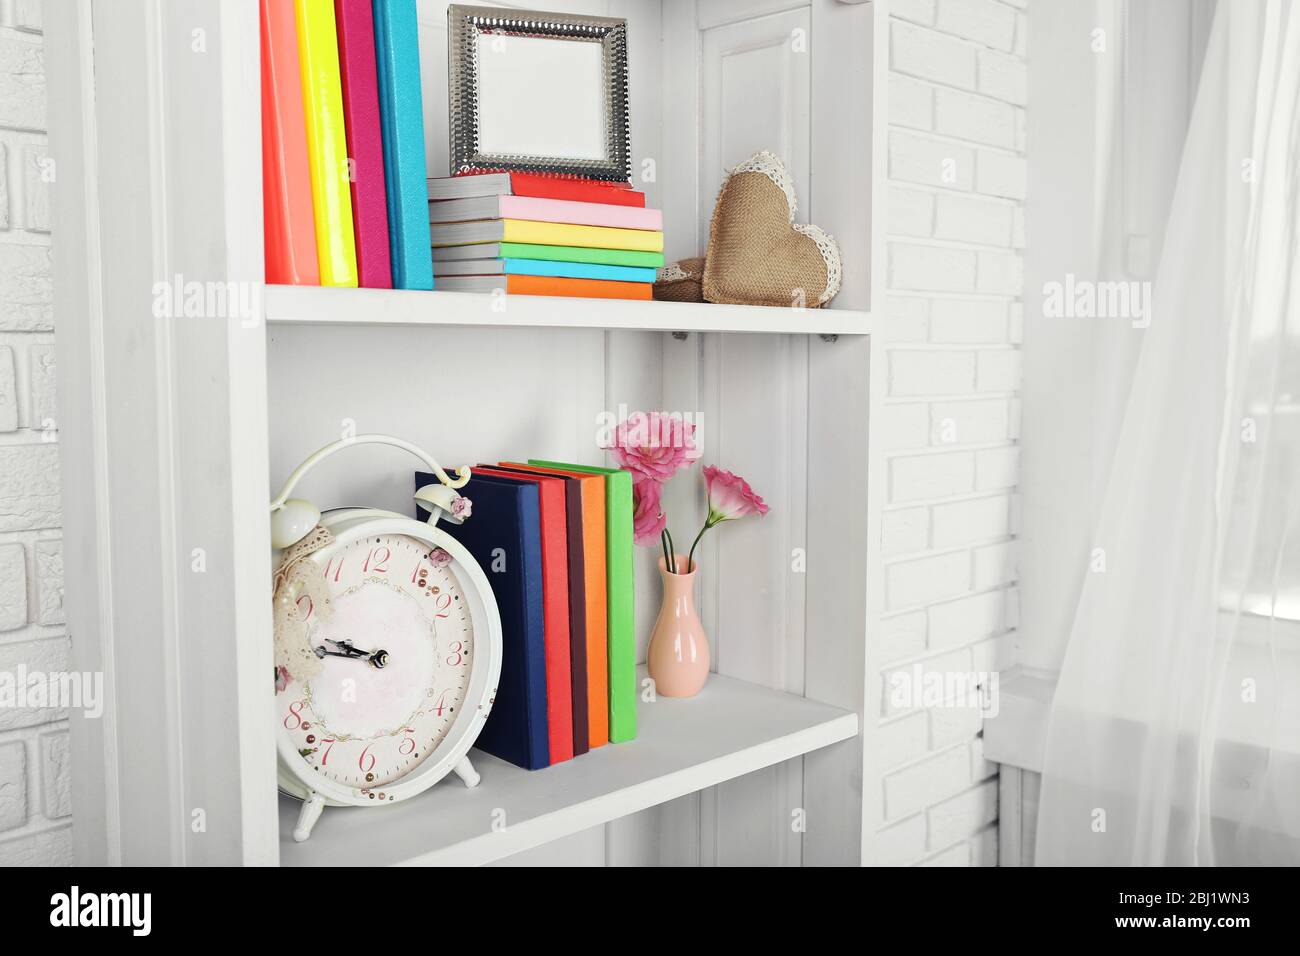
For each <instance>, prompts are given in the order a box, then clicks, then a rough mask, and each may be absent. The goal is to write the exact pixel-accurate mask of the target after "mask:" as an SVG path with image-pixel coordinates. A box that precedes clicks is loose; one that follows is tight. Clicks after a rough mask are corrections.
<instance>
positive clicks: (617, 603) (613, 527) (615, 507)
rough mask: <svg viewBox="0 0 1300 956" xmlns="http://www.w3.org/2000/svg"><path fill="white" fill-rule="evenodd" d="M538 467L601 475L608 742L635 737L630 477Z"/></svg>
mask: <svg viewBox="0 0 1300 956" xmlns="http://www.w3.org/2000/svg"><path fill="white" fill-rule="evenodd" d="M528 464H530V465H536V466H538V467H541V468H561V469H564V470H566V471H582V472H587V473H588V474H593V475H604V476H605V582H606V583H605V586H606V589H607V591H608V594H609V597H608V600H607V602H606V607H607V608H608V632H609V634H608V640H609V643H608V648H609V650H608V654H609V741H610V743H614V744H621V743H624V742H626V741H628V740H635V739H636V579H635V571H634V566H633V550H632V473H631V472H630V471H622V470H620V469H618V468H597V467H595V466H592V465H570V464H568V463H567V462H560V461H538V460H537V459H529V461H528Z"/></svg>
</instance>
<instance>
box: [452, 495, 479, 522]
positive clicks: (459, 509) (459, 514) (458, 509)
mask: <svg viewBox="0 0 1300 956" xmlns="http://www.w3.org/2000/svg"><path fill="white" fill-rule="evenodd" d="M473 510H474V502H472V501H470V500H469V499H468V498H466V497H465V496H464V495H457V496H456V500H455V501H453V502H452V503H451V516H452V517H453V518H460V519H461V520H464V519H465V518H468V517H469V516H470V514H471V513H472V512H473Z"/></svg>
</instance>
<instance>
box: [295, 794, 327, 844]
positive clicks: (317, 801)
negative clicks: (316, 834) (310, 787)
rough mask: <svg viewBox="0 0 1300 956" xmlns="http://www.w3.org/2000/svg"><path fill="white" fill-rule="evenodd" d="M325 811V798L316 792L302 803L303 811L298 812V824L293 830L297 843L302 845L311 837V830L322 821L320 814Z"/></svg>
mask: <svg viewBox="0 0 1300 956" xmlns="http://www.w3.org/2000/svg"><path fill="white" fill-rule="evenodd" d="M323 809H325V798H324V797H322V796H321V795H320V794H319V793H316V792H315V791H313V792H312V795H311V796H309V797H308V798H307V799H306V800H304V801H303V802H302V810H300V811H299V812H298V824H297V826H295V827H294V828H293V839H294V842H295V843H302V842H303V841H304V840H306V839H307V838H308V837H309V836H311V828H312V827H314V826H315V825H316V821H317V820H319V819H320V812H321V810H323Z"/></svg>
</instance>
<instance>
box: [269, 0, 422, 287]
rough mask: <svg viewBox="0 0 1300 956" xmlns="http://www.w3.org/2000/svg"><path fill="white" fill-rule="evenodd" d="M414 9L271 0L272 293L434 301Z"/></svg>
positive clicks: (374, 0) (348, 1)
mask: <svg viewBox="0 0 1300 956" xmlns="http://www.w3.org/2000/svg"><path fill="white" fill-rule="evenodd" d="M418 30H419V26H418V23H417V18H416V5H415V0H261V45H262V190H263V209H264V219H265V250H266V253H265V256H266V281H267V282H272V283H281V284H292V285H328V286H356V285H361V286H366V287H368V288H382V289H387V288H394V287H396V288H399V289H431V288H433V260H432V257H431V255H430V251H429V236H428V231H427V230H428V221H427V219H426V218H425V217H426V213H427V209H426V205H425V204H426V202H427V194H426V192H425V179H426V177H427V171H426V169H425V159H424V111H423V104H422V101H421V93H420V51H419V44H418Z"/></svg>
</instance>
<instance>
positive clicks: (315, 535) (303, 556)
mask: <svg viewBox="0 0 1300 956" xmlns="http://www.w3.org/2000/svg"><path fill="white" fill-rule="evenodd" d="M333 541H334V535H332V534H330V533H329V531H328V530H327V529H325V528H322V527H321V526H320V525H317V526H316V528H315V529H314V530H313V531H312V532H311V533H310V534H309V535H307V537H305V538H303V539H302V540H301V541H299V542H297V543H296V544H294V545H293V546H291V547H289V548H287V549H286V550H285V552H284V556H283V558H282V559H281V561H280V566H279V567H278V568H277V569H276V572H275V578H274V591H273V593H272V607H273V608H274V643H275V671H276V674H277V675H279V674H281V673H282V672H283V673H287V674H288V676H289V677H291V678H293V679H294V680H299V681H305V680H310V679H311V678H313V677H315V676H316V675H317V674H319V673H320V671H321V661H320V658H319V657H317V656H316V654H315V652H314V651H313V650H312V646H311V641H310V640H309V639H308V637H307V631H308V627H307V617H308V615H309V614H311V613H314V614H316V615H317V617H319V618H320V619H322V620H328V619H329V618H330V617H331V616H332V615H333V613H334V608H333V607H332V606H331V604H330V592H329V586H328V585H327V584H326V583H325V576H324V575H323V574H322V573H321V570H320V567H319V565H317V564H316V562H315V561H313V560H311V556H312V554H314V553H315V552H317V551H319V550H321V548H324V547H327V546H329V545H330V544H331V543H333ZM304 598H306V601H304V600H303V599H304Z"/></svg>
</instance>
